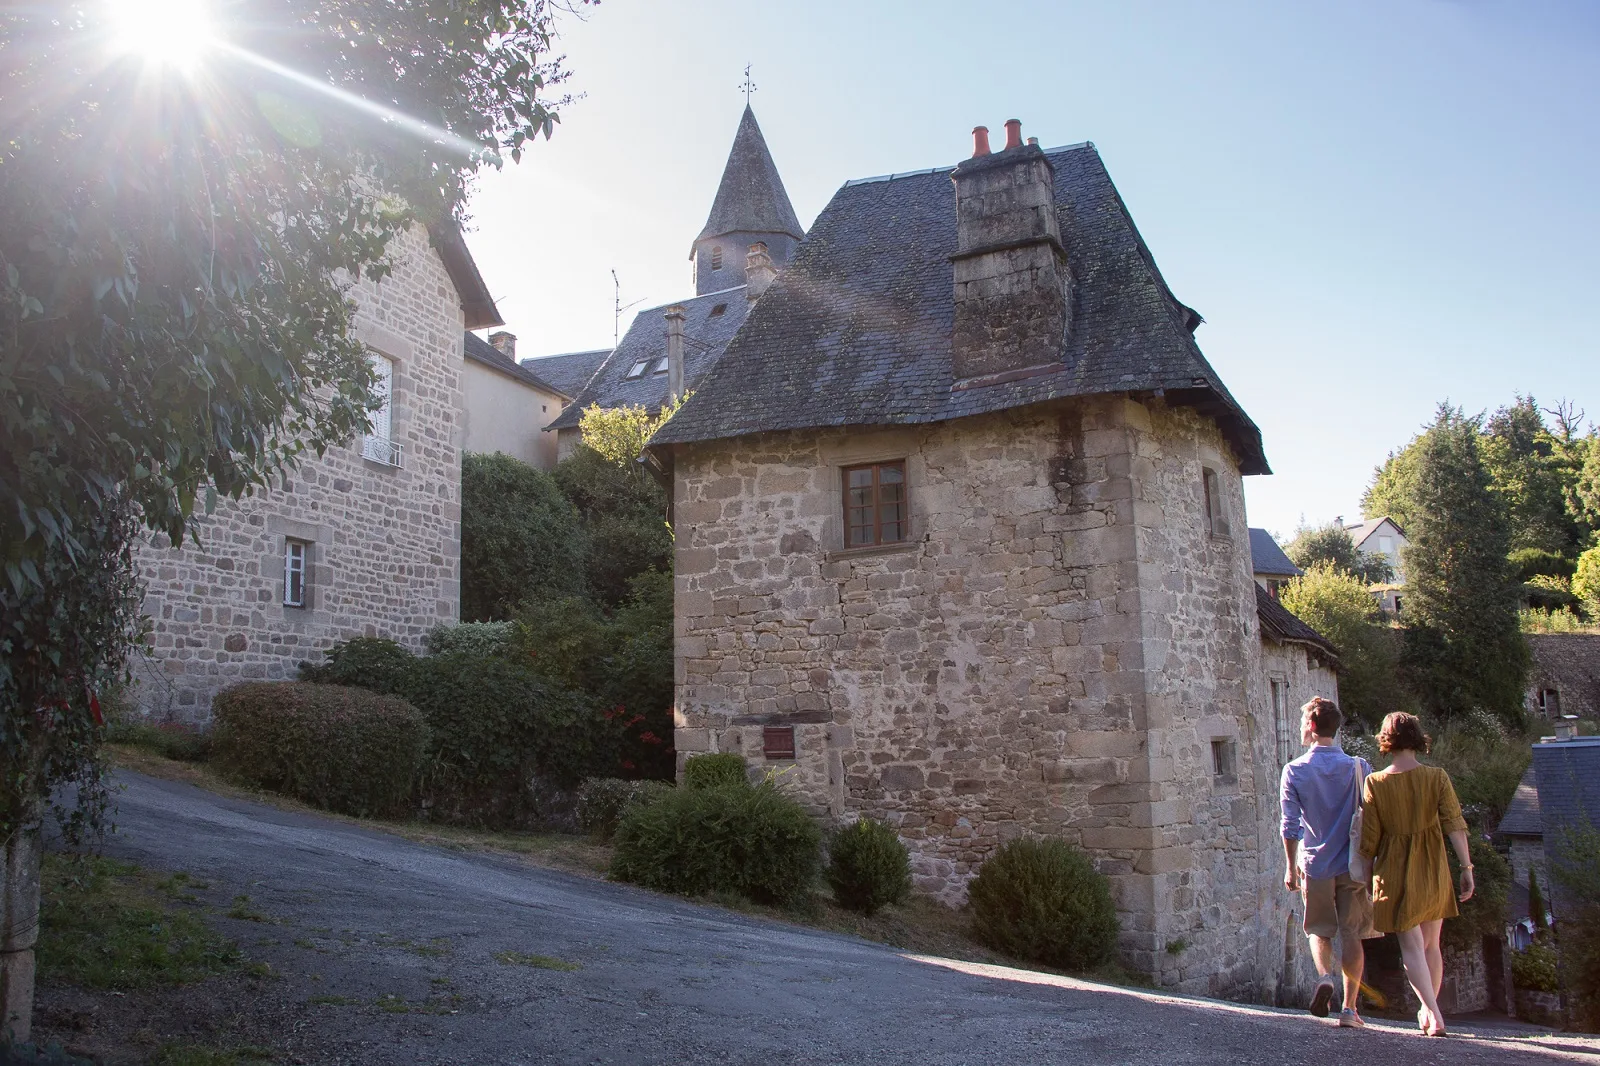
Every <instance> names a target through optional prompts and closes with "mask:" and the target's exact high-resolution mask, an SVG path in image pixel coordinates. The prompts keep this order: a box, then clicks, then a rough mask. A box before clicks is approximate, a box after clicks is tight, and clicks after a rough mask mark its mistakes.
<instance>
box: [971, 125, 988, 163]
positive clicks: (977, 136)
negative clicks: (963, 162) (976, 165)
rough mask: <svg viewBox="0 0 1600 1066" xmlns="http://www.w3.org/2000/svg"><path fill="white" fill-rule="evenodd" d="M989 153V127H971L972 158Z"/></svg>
mask: <svg viewBox="0 0 1600 1066" xmlns="http://www.w3.org/2000/svg"><path fill="white" fill-rule="evenodd" d="M988 154H989V127H988V126H974V127H972V158H974V159H976V158H978V157H979V156H980V155H988Z"/></svg>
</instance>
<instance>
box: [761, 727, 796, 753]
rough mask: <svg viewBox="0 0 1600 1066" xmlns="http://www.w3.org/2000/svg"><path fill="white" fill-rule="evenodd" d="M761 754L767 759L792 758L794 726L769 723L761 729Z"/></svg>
mask: <svg viewBox="0 0 1600 1066" xmlns="http://www.w3.org/2000/svg"><path fill="white" fill-rule="evenodd" d="M761 754H762V755H764V756H766V757H767V758H768V759H775V760H789V761H793V760H794V726H792V725H769V726H767V727H766V728H765V729H763V730H762V731H761Z"/></svg>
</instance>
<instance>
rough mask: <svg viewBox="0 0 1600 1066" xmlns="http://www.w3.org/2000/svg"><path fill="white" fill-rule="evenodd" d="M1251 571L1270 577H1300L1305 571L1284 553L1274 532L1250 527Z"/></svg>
mask: <svg viewBox="0 0 1600 1066" xmlns="http://www.w3.org/2000/svg"><path fill="white" fill-rule="evenodd" d="M1250 572H1251V573H1253V574H1266V575H1267V576H1268V577H1299V576H1300V575H1301V574H1302V573H1304V571H1302V570H1301V569H1300V568H1299V567H1298V566H1296V565H1294V563H1293V562H1292V561H1291V560H1290V559H1289V557H1288V556H1287V555H1285V554H1283V549H1282V548H1280V547H1278V542H1277V541H1275V540H1273V539H1272V534H1271V533H1268V532H1267V531H1266V530H1264V529H1257V528H1256V527H1255V526H1251V527H1250Z"/></svg>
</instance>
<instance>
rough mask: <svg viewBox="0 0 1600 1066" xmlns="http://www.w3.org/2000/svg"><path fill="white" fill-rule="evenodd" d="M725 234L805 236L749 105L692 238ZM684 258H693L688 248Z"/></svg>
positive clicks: (691, 249) (692, 252) (696, 242)
mask: <svg viewBox="0 0 1600 1066" xmlns="http://www.w3.org/2000/svg"><path fill="white" fill-rule="evenodd" d="M724 233H786V234H788V235H789V236H791V237H793V238H794V239H795V240H799V239H800V238H802V237H804V236H805V235H806V231H805V230H804V229H802V228H801V226H800V219H799V218H797V217H796V216H795V213H794V205H793V204H791V203H790V202H789V193H788V192H787V191H786V190H785V189H784V187H783V179H782V178H780V177H779V176H778V166H777V164H776V163H774V162H773V161H772V153H771V152H770V151H768V150H767V139H766V138H765V137H763V136H762V135H761V127H760V126H759V125H757V124H756V113H755V112H754V111H752V110H750V105H749V104H746V105H745V108H744V115H743V117H741V118H740V119H739V129H738V131H737V132H736V133H734V135H733V148H732V149H731V150H730V151H729V152H728V164H727V166H725V167H723V169H722V182H721V184H719V185H718V186H717V197H716V199H715V200H713V201H711V214H710V216H709V217H708V218H707V219H706V225H705V228H704V229H702V230H701V231H700V236H698V237H696V238H695V239H694V242H695V244H699V243H700V242H701V241H703V240H705V239H706V238H708V237H720V236H722V235H723V234H724ZM689 258H691V259H693V258H694V248H693V247H692V246H691V247H690V249H689Z"/></svg>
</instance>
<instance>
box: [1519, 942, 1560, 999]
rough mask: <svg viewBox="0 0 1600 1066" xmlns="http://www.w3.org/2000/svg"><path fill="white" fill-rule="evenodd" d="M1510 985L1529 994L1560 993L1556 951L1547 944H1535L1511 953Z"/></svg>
mask: <svg viewBox="0 0 1600 1066" xmlns="http://www.w3.org/2000/svg"><path fill="white" fill-rule="evenodd" d="M1511 983H1512V984H1514V985H1516V987H1518V988H1525V989H1527V990H1528V991H1529V992H1559V991H1561V980H1560V978H1559V977H1558V976H1557V969H1556V949H1555V948H1553V947H1551V946H1550V945H1549V944H1545V943H1541V942H1535V943H1532V944H1529V945H1528V946H1527V947H1526V948H1523V949H1522V950H1521V951H1513V952H1512V953H1511Z"/></svg>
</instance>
